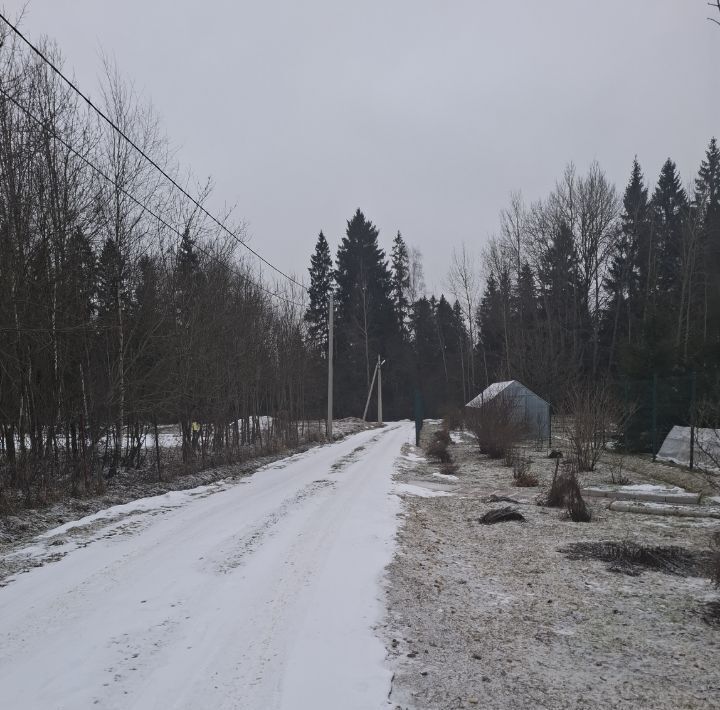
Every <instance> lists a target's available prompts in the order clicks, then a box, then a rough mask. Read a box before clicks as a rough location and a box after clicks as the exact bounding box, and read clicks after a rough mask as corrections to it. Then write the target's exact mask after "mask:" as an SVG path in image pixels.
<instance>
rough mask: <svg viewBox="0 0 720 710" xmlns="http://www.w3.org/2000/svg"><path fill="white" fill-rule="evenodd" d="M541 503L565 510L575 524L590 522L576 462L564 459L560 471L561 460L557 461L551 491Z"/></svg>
mask: <svg viewBox="0 0 720 710" xmlns="http://www.w3.org/2000/svg"><path fill="white" fill-rule="evenodd" d="M540 502H541V504H543V505H546V506H548V507H549V508H565V510H566V511H567V514H568V517H569V518H570V520H572V521H573V522H575V523H589V522H590V519H591V517H592V516H591V514H590V509H589V508H588V507H587V505H586V504H585V501H584V499H583V497H582V493H581V491H580V484H579V482H578V477H577V462H576V461H574V460H573V459H564V460H563V462H562V471H560V459H556V463H555V473H554V474H553V478H552V483H551V484H550V490H549V491H548V493H547V495H546V496H545V498H544V499H543V500H541V501H540Z"/></svg>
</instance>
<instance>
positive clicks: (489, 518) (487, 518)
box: [479, 507, 525, 525]
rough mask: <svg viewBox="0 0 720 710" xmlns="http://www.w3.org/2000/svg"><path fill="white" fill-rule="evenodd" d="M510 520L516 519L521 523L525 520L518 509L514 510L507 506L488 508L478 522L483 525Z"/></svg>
mask: <svg viewBox="0 0 720 710" xmlns="http://www.w3.org/2000/svg"><path fill="white" fill-rule="evenodd" d="M512 520H517V521H519V522H521V523H524V522H525V518H524V517H523V515H522V514H521V513H520V512H519V511H517V510H515V508H510V507H507V508H493V509H492V510H488V512H487V513H485V515H483V516H482V518H480V521H479V522H481V523H482V524H483V525H493V524H495V523H507V522H510V521H512Z"/></svg>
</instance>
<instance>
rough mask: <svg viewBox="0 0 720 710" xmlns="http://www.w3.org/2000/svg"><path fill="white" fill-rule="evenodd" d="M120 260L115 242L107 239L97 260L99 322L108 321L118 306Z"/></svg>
mask: <svg viewBox="0 0 720 710" xmlns="http://www.w3.org/2000/svg"><path fill="white" fill-rule="evenodd" d="M122 272H123V268H122V258H121V256H120V251H119V250H118V248H117V242H116V241H115V240H114V239H112V238H108V239H106V240H105V243H104V244H103V248H102V251H101V252H100V258H99V259H98V272H97V278H98V288H97V300H98V316H99V317H100V319H101V320H107V319H110V318H111V317H112V316H113V314H115V313H116V311H117V308H118V306H119V305H120V304H118V302H117V297H118V291H123V290H124V289H123V283H122V282H123V281H124V279H123V278H122Z"/></svg>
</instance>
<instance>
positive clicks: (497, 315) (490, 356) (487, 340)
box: [477, 274, 505, 386]
mask: <svg viewBox="0 0 720 710" xmlns="http://www.w3.org/2000/svg"><path fill="white" fill-rule="evenodd" d="M503 309H504V304H503V296H502V292H501V287H500V285H499V284H498V282H497V280H496V279H495V276H494V275H492V274H491V275H490V276H489V278H488V280H487V284H486V286H485V292H484V293H483V297H482V299H481V301H480V305H479V306H478V312H477V326H478V347H479V349H480V359H481V361H482V366H483V374H484V375H485V380H486V383H485V384H486V386H487V385H488V384H490V383H491V382H493V381H494V380H497V379H498V378H499V377H501V372H502V366H503V362H504V354H505V337H504V336H505V333H504V323H503Z"/></svg>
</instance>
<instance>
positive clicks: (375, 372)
mask: <svg viewBox="0 0 720 710" xmlns="http://www.w3.org/2000/svg"><path fill="white" fill-rule="evenodd" d="M377 371H378V368H377V365H375V369H374V370H373V376H372V382H370V388H369V389H368V396H367V400H366V401H365V411H363V421H367V410H368V407H369V406H370V397H372V391H373V387H375V377H376V376H377Z"/></svg>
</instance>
